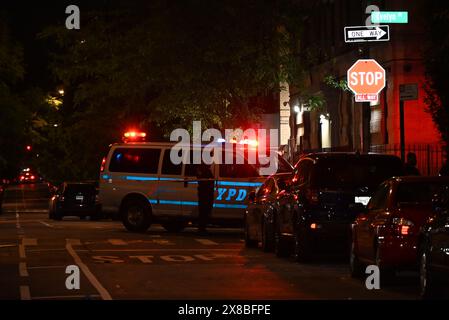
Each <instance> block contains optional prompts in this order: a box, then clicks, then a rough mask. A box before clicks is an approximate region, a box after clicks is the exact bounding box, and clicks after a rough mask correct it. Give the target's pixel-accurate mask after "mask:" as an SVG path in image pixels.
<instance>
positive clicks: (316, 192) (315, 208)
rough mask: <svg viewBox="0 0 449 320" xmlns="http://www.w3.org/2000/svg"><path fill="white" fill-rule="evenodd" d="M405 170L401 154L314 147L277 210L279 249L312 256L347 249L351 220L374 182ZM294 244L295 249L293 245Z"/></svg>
mask: <svg viewBox="0 0 449 320" xmlns="http://www.w3.org/2000/svg"><path fill="white" fill-rule="evenodd" d="M402 174H403V165H402V162H401V160H400V159H399V158H398V157H396V156H391V155H380V154H359V153H344V152H338V153H313V154H309V155H306V156H304V157H302V158H301V159H300V160H299V161H298V163H297V164H296V165H295V174H294V176H293V178H292V181H291V183H290V184H289V186H290V187H287V190H286V191H285V192H284V193H283V194H282V196H281V197H280V199H279V202H280V209H279V211H277V212H276V216H275V231H274V237H275V246H274V247H275V252H276V255H277V256H287V255H289V254H290V253H291V251H293V253H294V256H295V259H296V260H297V261H307V260H309V259H310V258H311V257H312V256H313V255H314V254H315V253H317V252H326V251H327V252H333V253H337V254H343V253H346V254H347V252H348V247H349V243H350V226H351V223H352V222H353V221H354V219H355V217H356V214H357V213H359V212H360V211H361V210H363V209H364V206H365V205H366V204H367V202H368V201H369V199H370V197H371V195H372V193H373V191H374V190H375V188H376V187H377V186H378V185H379V184H380V183H381V182H382V181H384V180H386V179H388V178H390V177H392V176H399V175H402ZM291 249H293V250H291Z"/></svg>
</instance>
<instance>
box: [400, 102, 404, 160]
mask: <svg viewBox="0 0 449 320" xmlns="http://www.w3.org/2000/svg"><path fill="white" fill-rule="evenodd" d="M399 122H400V124H399V127H400V130H401V133H400V135H401V159H402V161H404V162H405V128H404V101H402V100H400V101H399Z"/></svg>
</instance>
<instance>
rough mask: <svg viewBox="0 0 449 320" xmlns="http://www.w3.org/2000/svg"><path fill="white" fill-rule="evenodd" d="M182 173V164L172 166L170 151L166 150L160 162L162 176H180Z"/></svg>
mask: <svg viewBox="0 0 449 320" xmlns="http://www.w3.org/2000/svg"><path fill="white" fill-rule="evenodd" d="M181 171H182V163H180V164H174V163H173V162H172V161H171V159H170V149H166V150H165V152H164V159H163V160H162V170H161V173H162V174H167V175H176V176H178V175H180V174H181Z"/></svg>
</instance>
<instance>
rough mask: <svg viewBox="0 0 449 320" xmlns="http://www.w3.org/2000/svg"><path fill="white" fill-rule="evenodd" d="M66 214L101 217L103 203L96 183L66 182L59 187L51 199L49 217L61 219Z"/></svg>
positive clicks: (93, 217)
mask: <svg viewBox="0 0 449 320" xmlns="http://www.w3.org/2000/svg"><path fill="white" fill-rule="evenodd" d="M64 216H79V217H81V218H84V217H86V216H90V217H91V219H98V218H100V216H101V205H100V203H99V200H98V189H97V188H96V186H95V184H93V183H82V182H65V183H63V184H62V185H61V186H60V187H59V188H58V189H57V191H56V193H55V194H54V195H53V197H52V198H51V199H50V208H49V218H50V219H54V220H61V219H62V218H63V217H64Z"/></svg>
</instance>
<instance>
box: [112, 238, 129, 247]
mask: <svg viewBox="0 0 449 320" xmlns="http://www.w3.org/2000/svg"><path fill="white" fill-rule="evenodd" d="M108 242H109V243H110V244H112V245H114V246H126V245H127V243H126V241H123V240H122V239H108Z"/></svg>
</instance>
